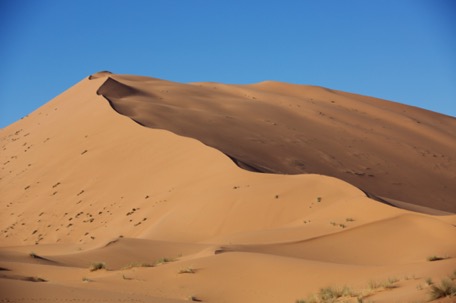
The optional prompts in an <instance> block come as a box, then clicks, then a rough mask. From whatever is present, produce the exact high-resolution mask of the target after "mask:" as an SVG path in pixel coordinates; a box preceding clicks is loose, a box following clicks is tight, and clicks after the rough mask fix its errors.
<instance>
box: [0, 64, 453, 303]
mask: <svg viewBox="0 0 456 303" xmlns="http://www.w3.org/2000/svg"><path fill="white" fill-rule="evenodd" d="M108 76H111V75H109V74H105V73H100V74H97V75H95V76H94V77H91V80H89V79H85V80H83V81H81V82H80V83H78V84H77V85H75V86H74V87H72V88H71V89H69V90H68V91H66V92H65V93H63V94H62V95H60V96H58V97H57V98H55V99H54V100H52V101H51V102H49V103H48V104H46V105H45V106H43V107H42V108H40V109H38V110H37V111H36V112H34V113H32V114H31V115H29V116H28V117H26V118H24V119H22V120H21V121H18V122H17V123H15V124H13V125H11V126H9V127H7V128H5V129H2V130H1V131H0V138H1V143H0V144H1V149H2V153H1V163H0V165H1V167H2V169H1V174H0V178H1V179H0V191H1V193H2V194H1V196H0V207H1V209H2V212H1V215H0V216H1V217H0V239H1V240H0V246H1V247H0V301H3V302H32V301H45V302H46V301H49V302H51V301H54V302H64V301H89V302H90V301H93V302H120V301H126V302H159V303H160V302H183V301H192V300H193V301H198V300H200V301H203V302H295V300H297V299H301V298H302V299H306V298H307V297H308V296H309V295H311V294H312V293H317V292H318V291H319V289H320V288H322V287H327V286H333V287H342V286H344V285H347V286H349V287H350V288H352V289H353V290H354V291H357V296H358V297H360V298H363V299H364V301H365V302H368V301H372V302H425V301H427V300H428V297H429V294H428V293H429V289H430V288H429V286H428V285H427V284H426V279H428V278H432V280H433V281H435V282H438V281H439V280H440V279H441V278H443V277H445V276H447V275H452V274H453V272H454V271H455V270H456V259H455V258H454V257H455V256H456V229H455V227H454V226H455V224H456V215H451V214H448V215H440V216H436V215H430V214H424V213H417V212H413V211H410V210H404V209H400V208H395V207H392V206H389V205H386V204H384V203H380V202H378V201H375V200H372V199H370V198H368V197H367V196H366V194H365V193H364V192H363V191H362V190H360V189H358V188H356V187H354V186H352V185H350V184H349V183H346V182H344V181H342V180H339V179H336V178H333V177H327V176H323V175H318V174H299V175H280V174H259V173H253V172H249V171H246V170H243V169H241V168H239V167H237V166H236V165H235V164H234V162H233V161H232V160H230V158H228V157H227V156H226V155H225V154H223V153H222V152H220V151H218V150H216V149H213V148H211V147H208V146H206V145H204V144H202V143H201V142H199V141H197V140H194V139H191V138H185V137H180V136H178V135H175V134H173V133H171V132H168V131H166V130H158V129H150V128H146V127H142V126H140V125H139V124H137V123H135V122H133V121H132V120H131V119H130V116H128V117H124V116H122V115H119V114H117V113H116V112H115V111H114V110H113V109H112V108H111V106H112V105H113V104H112V103H111V105H110V104H109V103H108V102H107V101H106V99H105V98H104V97H103V96H102V95H97V94H96V91H97V90H98V91H99V89H100V87H102V85H103V84H104V83H105V81H106V80H107V77H108ZM119 77H120V76H119ZM105 88H106V87H105ZM99 92H100V91H99ZM117 92H119V91H118V90H117ZM120 93H122V91H120ZM128 95H130V92H129V93H128ZM117 97H118V99H119V100H120V101H122V94H121V95H118V96H117ZM124 100H125V99H124ZM130 108H132V109H135V108H136V110H137V107H134V106H133V107H130ZM442 136H443V137H444V136H445V135H442ZM450 144H453V142H452V141H451V142H450ZM333 152H337V151H333ZM435 194H436V195H439V193H437V192H436V193H435ZM442 195H444V194H442ZM408 202H413V201H408ZM445 205H446V204H445ZM426 206H427V207H429V206H430V205H426ZM429 212H432V211H429ZM431 256H438V257H442V258H443V260H438V261H428V258H429V257H431ZM97 262H104V263H105V265H106V269H101V270H96V271H90V266H91V264H93V263H97ZM388 280H389V282H388ZM375 284H377V285H375ZM344 300H346V301H347V302H356V298H355V297H350V298H344ZM450 300H451V299H450V298H447V299H444V300H442V302H451V301H450Z"/></svg>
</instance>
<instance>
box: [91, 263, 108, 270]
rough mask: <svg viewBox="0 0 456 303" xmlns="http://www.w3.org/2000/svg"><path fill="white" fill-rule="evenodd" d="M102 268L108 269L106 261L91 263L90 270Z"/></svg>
mask: <svg viewBox="0 0 456 303" xmlns="http://www.w3.org/2000/svg"><path fill="white" fill-rule="evenodd" d="M100 269H106V264H105V263H104V262H95V263H92V264H91V265H90V271H96V270H100Z"/></svg>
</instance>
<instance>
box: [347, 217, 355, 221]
mask: <svg viewBox="0 0 456 303" xmlns="http://www.w3.org/2000/svg"><path fill="white" fill-rule="evenodd" d="M345 221H347V222H354V221H355V219H353V218H347V219H345Z"/></svg>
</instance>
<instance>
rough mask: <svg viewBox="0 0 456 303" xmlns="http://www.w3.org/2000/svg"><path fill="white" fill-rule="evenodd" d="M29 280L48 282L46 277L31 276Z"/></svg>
mask: <svg viewBox="0 0 456 303" xmlns="http://www.w3.org/2000/svg"><path fill="white" fill-rule="evenodd" d="M27 281H31V282H47V280H46V279H43V278H40V277H29V278H28V279H27Z"/></svg>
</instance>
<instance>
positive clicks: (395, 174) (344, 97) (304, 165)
mask: <svg viewBox="0 0 456 303" xmlns="http://www.w3.org/2000/svg"><path fill="white" fill-rule="evenodd" d="M97 93H98V94H101V95H103V96H104V97H105V98H106V99H107V100H108V101H109V102H110V104H111V106H112V107H113V108H114V109H115V110H116V111H117V112H118V113H120V114H122V115H125V116H127V117H129V118H131V119H133V120H134V121H136V122H137V123H139V124H141V125H143V126H147V127H151V128H160V129H166V130H169V131H172V132H174V133H176V134H179V135H183V136H187V137H192V138H195V139H198V140H200V141H201V142H203V143H205V144H206V145H209V146H212V147H215V148H216V149H218V150H220V151H222V152H223V153H225V154H226V155H228V156H229V157H230V158H231V159H232V160H233V161H234V162H236V163H237V164H238V165H239V166H240V167H242V168H245V169H248V170H252V171H258V172H268V173H280V174H301V173H317V174H324V175H329V176H334V177H337V178H340V179H342V180H345V181H347V182H349V183H351V184H353V185H355V186H357V187H359V188H361V189H362V190H365V191H367V192H369V193H370V194H372V195H375V196H380V197H383V198H385V199H387V200H389V199H392V200H391V201H394V200H399V201H404V202H408V203H412V204H415V205H421V206H426V207H431V208H434V209H440V210H444V211H448V212H456V204H455V203H454V197H455V196H456V187H455V186H454V182H455V180H456V119H455V118H453V117H449V116H445V115H441V114H438V113H434V112H430V111H426V110H423V109H419V108H415V107H411V106H406V105H402V104H398V103H394V102H389V101H384V100H380V99H376V98H371V97H365V96H360V95H356V94H350V93H344V92H340V91H334V90H330V89H326V88H321V87H314V86H305V85H291V84H285V83H277V82H263V83H259V84H253V85H224V84H217V83H193V84H180V83H173V82H169V81H163V80H158V79H153V78H148V77H138V76H126V75H109V77H108V79H107V80H106V81H105V82H104V84H103V85H101V87H100V88H99V89H98V92H97ZM392 203H393V204H394V202H392Z"/></svg>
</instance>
